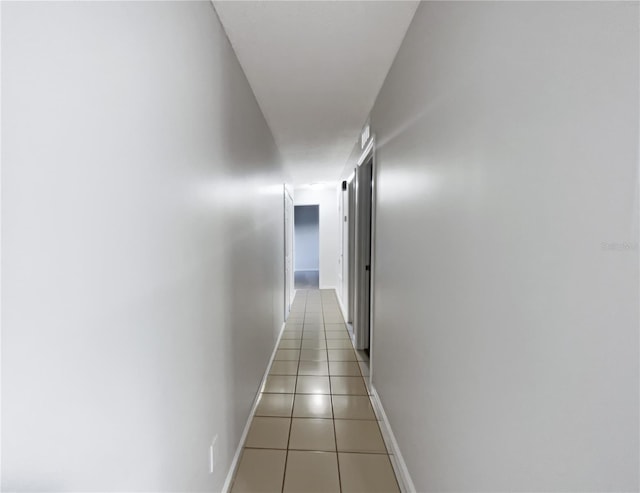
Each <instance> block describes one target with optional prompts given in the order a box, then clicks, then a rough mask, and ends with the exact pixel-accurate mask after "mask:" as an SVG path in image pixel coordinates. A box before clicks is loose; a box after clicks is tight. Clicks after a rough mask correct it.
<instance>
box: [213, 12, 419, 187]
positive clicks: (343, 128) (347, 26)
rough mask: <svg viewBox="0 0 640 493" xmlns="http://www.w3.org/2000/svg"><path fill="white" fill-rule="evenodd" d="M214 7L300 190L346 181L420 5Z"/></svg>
mask: <svg viewBox="0 0 640 493" xmlns="http://www.w3.org/2000/svg"><path fill="white" fill-rule="evenodd" d="M213 3H214V6H215V8H216V11H217V12H218V16H219V17H220V20H221V22H222V24H223V26H224V28H225V31H226V32H227V35H228V36H229V40H230V41H231V44H232V46H233V48H234V50H235V52H236V54H237V56H238V59H239V60H240V64H241V65H242V68H243V69H244V71H245V73H246V75H247V78H248V79H249V83H250V84H251V87H252V88H253V91H254V93H255V95H256V98H257V100H258V103H259V104H260V107H261V108H262V111H263V113H264V115H265V118H266V119H267V122H268V123H269V126H270V128H271V130H272V132H273V134H274V137H275V139H276V143H277V144H278V147H279V148H280V151H281V153H282V155H283V157H284V160H285V164H286V166H287V168H288V169H289V171H290V173H291V176H292V178H293V182H294V184H298V185H299V184H304V183H310V182H318V181H331V180H336V179H337V178H338V175H339V173H340V171H342V169H343V167H344V164H345V162H346V160H347V158H348V156H349V154H350V152H351V150H352V148H353V145H354V143H355V141H356V139H357V138H358V135H359V133H360V129H361V127H362V125H363V124H364V122H365V120H366V118H367V116H368V114H369V111H370V110H371V107H372V106H373V103H374V101H375V98H376V96H377V94H378V91H379V90H380V87H381V86H382V83H383V82H384V78H385V77H386V75H387V72H388V71H389V68H390V66H391V63H392V62H393V59H394V57H395V55H396V53H397V51H398V48H399V47H400V44H401V43H402V40H403V38H404V35H405V32H406V30H407V28H408V26H409V23H410V22H411V19H412V18H413V14H414V13H415V10H416V7H417V6H418V3H419V2H406V1H284V2H280V1H214V2H213Z"/></svg>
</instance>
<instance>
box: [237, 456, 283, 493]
mask: <svg viewBox="0 0 640 493" xmlns="http://www.w3.org/2000/svg"><path fill="white" fill-rule="evenodd" d="M286 459H287V452H286V450H260V449H250V448H249V449H247V448H246V449H244V450H243V451H242V458H241V459H240V464H239V465H238V472H237V473H236V477H235V479H234V481H233V487H232V488H231V493H254V492H256V493H257V492H260V493H267V492H268V493H272V492H273V493H275V492H280V491H281V490H282V482H283V480H284V463H285V461H286Z"/></svg>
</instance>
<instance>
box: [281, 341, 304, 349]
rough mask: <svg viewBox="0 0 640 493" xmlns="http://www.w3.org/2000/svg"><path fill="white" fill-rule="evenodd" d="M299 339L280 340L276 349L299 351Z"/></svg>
mask: <svg viewBox="0 0 640 493" xmlns="http://www.w3.org/2000/svg"><path fill="white" fill-rule="evenodd" d="M300 343H301V341H300V339H281V340H280V344H278V349H300Z"/></svg>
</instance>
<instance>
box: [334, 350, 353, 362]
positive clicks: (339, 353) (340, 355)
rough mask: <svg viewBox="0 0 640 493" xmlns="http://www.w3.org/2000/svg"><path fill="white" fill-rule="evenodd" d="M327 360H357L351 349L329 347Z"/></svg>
mask: <svg viewBox="0 0 640 493" xmlns="http://www.w3.org/2000/svg"><path fill="white" fill-rule="evenodd" d="M327 352H328V353H329V361H357V360H356V353H355V351H354V350H353V349H329V350H328V351H327Z"/></svg>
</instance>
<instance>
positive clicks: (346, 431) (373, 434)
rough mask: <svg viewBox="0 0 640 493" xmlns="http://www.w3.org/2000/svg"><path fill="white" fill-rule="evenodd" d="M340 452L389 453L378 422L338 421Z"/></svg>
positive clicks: (336, 422)
mask: <svg viewBox="0 0 640 493" xmlns="http://www.w3.org/2000/svg"><path fill="white" fill-rule="evenodd" d="M335 426H336V440H337V442H338V451H339V452H366V453H383V454H386V453H387V449H386V448H385V446H384V440H383V439H382V434H381V433H380V428H378V422H377V421H365V420H351V419H336V420H335Z"/></svg>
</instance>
